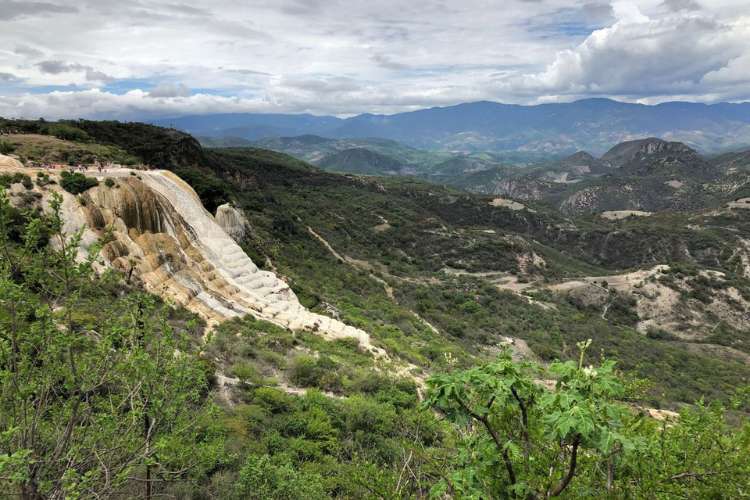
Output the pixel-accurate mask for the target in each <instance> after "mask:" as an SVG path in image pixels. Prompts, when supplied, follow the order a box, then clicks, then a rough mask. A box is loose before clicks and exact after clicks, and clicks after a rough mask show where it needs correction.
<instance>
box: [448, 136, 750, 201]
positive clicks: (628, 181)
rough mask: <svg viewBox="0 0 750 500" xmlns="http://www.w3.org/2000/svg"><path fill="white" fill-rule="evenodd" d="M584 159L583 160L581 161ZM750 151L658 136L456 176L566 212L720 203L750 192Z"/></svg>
mask: <svg viewBox="0 0 750 500" xmlns="http://www.w3.org/2000/svg"><path fill="white" fill-rule="evenodd" d="M577 163H581V164H582V165H581V166H576V164H577ZM746 164H747V160H746V155H745V154H743V153H734V154H725V155H721V156H719V157H716V158H707V157H704V156H702V155H700V154H699V153H698V152H696V151H695V150H694V149H692V148H690V147H689V146H687V145H685V144H683V143H680V142H675V141H664V140H661V139H656V138H648V139H639V140H635V141H626V142H624V143H621V144H618V145H616V146H614V147H612V148H611V149H610V150H609V151H608V152H607V153H605V154H604V155H603V156H602V157H601V159H596V158H593V156H591V155H589V154H587V153H578V154H576V155H574V156H573V157H569V158H566V159H563V160H561V161H559V162H552V163H550V164H548V165H546V166H541V167H535V168H528V169H493V170H489V171H486V172H479V173H475V174H470V175H468V176H464V177H456V178H453V179H449V180H448V181H447V182H449V183H451V184H452V185H455V186H457V187H462V188H465V189H468V190H470V191H473V192H479V193H491V194H498V195H503V196H510V197H515V198H518V199H522V200H542V201H545V202H547V203H550V204H552V205H553V206H555V207H556V208H558V209H560V210H562V211H563V212H565V213H584V212H585V213H596V212H602V211H613V210H614V211H617V210H640V211H647V212H654V211H660V210H695V209H701V208H712V207H718V206H721V205H723V204H724V203H726V202H728V201H731V200H733V199H736V198H740V197H742V196H744V195H743V193H744V192H745V191H746V185H747V182H748V176H747V174H746V171H745V169H744V168H745V165H746Z"/></svg>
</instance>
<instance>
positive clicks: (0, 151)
mask: <svg viewBox="0 0 750 500" xmlns="http://www.w3.org/2000/svg"><path fill="white" fill-rule="evenodd" d="M15 150H16V147H15V146H14V145H13V144H12V143H10V142H8V141H5V140H0V155H9V154H11V153H12V152H14V151H15Z"/></svg>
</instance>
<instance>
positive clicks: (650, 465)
mask: <svg viewBox="0 0 750 500" xmlns="http://www.w3.org/2000/svg"><path fill="white" fill-rule="evenodd" d="M589 345H590V341H587V342H583V343H579V348H580V349H581V352H580V356H579V359H578V360H577V362H576V361H567V362H565V363H560V362H556V363H552V364H551V365H550V367H549V370H548V374H549V375H551V376H553V377H554V384H555V385H554V388H553V389H545V388H544V387H543V386H541V385H540V384H538V383H536V382H535V381H534V378H535V377H538V376H540V373H539V367H536V366H533V365H530V364H518V363H515V362H513V361H512V360H511V358H510V356H504V357H501V358H500V359H499V360H498V361H496V362H494V363H491V364H487V365H483V366H479V367H476V368H472V369H470V370H466V371H463V372H455V373H451V374H447V375H441V376H436V377H434V378H432V379H431V380H430V381H429V387H430V390H429V393H428V398H427V400H426V402H425V404H426V406H428V407H432V408H435V409H437V410H439V411H440V412H441V413H442V414H443V415H444V416H445V417H446V418H447V419H448V420H450V421H451V422H453V423H455V424H456V425H457V426H459V427H460V428H462V429H464V431H465V432H464V433H463V434H462V438H461V439H460V440H459V441H458V443H457V446H458V450H459V451H458V453H457V454H456V455H455V458H454V459H453V466H452V468H451V469H450V470H449V471H447V472H446V473H445V475H444V479H442V480H441V481H440V482H438V483H437V484H436V485H435V486H434V487H433V489H432V494H433V495H435V496H438V497H440V496H442V495H445V494H449V495H450V496H451V497H458V498H550V497H557V496H561V495H563V496H565V497H567V498H680V497H684V498H726V497H742V496H745V495H747V492H748V487H750V480H749V479H748V477H750V476H748V473H750V463H748V461H747V453H748V452H750V424H749V423H747V422H745V424H744V425H743V426H742V427H741V428H739V429H736V428H732V427H731V426H729V425H728V424H727V421H726V418H725V411H726V410H725V408H723V407H721V406H719V405H714V406H710V407H707V406H705V405H702V404H699V405H698V406H697V407H695V408H694V409H689V410H685V411H683V412H682V413H681V414H680V415H679V417H672V420H671V421H664V422H663V423H661V424H660V423H658V422H656V421H655V420H652V419H650V418H647V417H644V416H642V415H638V414H637V413H636V412H634V411H633V409H632V408H631V407H629V406H628V405H627V404H625V399H626V397H627V392H626V388H625V386H624V385H623V383H622V382H621V381H620V380H619V377H618V375H617V373H616V372H615V370H614V367H615V363H614V362H613V361H610V360H606V361H604V362H603V363H602V364H601V365H600V366H597V367H594V366H586V365H585V364H584V353H585V351H586V349H587V348H588V347H589ZM747 403H748V401H747V400H744V399H743V398H742V397H740V398H739V399H736V400H735V402H734V407H735V408H737V407H739V406H741V405H743V404H745V405H746V404H747Z"/></svg>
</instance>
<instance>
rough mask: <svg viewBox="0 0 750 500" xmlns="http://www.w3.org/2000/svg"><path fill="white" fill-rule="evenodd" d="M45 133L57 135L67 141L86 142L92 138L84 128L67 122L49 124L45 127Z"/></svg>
mask: <svg viewBox="0 0 750 500" xmlns="http://www.w3.org/2000/svg"><path fill="white" fill-rule="evenodd" d="M44 133H46V134H47V135H52V136H55V137H57V138H58V139H63V140H65V141H78V142H85V141H88V140H90V139H91V138H90V137H89V135H88V134H87V133H86V132H84V131H83V130H81V129H79V128H76V127H73V126H71V125H67V124H65V123H56V124H54V125H49V126H48V127H47V128H46V129H44Z"/></svg>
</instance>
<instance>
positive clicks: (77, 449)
mask: <svg viewBox="0 0 750 500" xmlns="http://www.w3.org/2000/svg"><path fill="white" fill-rule="evenodd" d="M61 202H62V199H61V197H60V196H59V195H58V196H54V197H53V198H52V201H51V208H52V211H51V213H49V214H31V213H26V214H24V218H25V219H26V224H25V227H24V228H23V231H22V232H21V236H20V238H19V240H20V241H13V238H12V237H11V234H12V231H11V229H12V225H13V223H14V221H15V220H16V219H17V215H18V214H17V213H15V212H16V211H15V209H13V207H11V206H10V204H9V202H8V199H7V197H6V196H5V194H4V193H2V192H0V252H2V255H3V259H2V262H1V263H0V386H1V387H2V389H0V454H1V455H2V458H0V483H3V484H9V485H10V487H11V490H10V491H11V492H12V491H13V490H14V489H15V490H16V491H17V493H19V494H20V495H21V496H22V497H24V498H30V499H35V498H63V497H64V498H76V497H79V496H83V497H94V496H96V497H101V496H105V497H106V496H110V495H113V494H116V493H123V492H126V491H129V492H131V493H130V494H131V495H132V496H135V495H136V493H135V492H136V491H138V495H140V494H141V493H142V494H143V496H146V497H148V496H149V495H150V492H151V490H152V485H154V484H156V485H159V484H162V483H164V482H167V481H170V480H174V479H177V478H181V477H184V476H186V475H187V474H188V473H190V472H193V471H195V470H197V469H200V468H202V467H205V466H208V465H210V463H212V461H215V460H216V458H217V453H218V449H219V444H218V441H216V440H215V439H214V438H213V437H211V436H207V435H205V434H204V435H199V433H200V431H201V429H200V426H199V425H198V424H199V422H200V420H201V419H202V418H203V416H204V415H206V414H207V413H208V412H210V411H211V409H210V407H209V406H208V405H207V404H206V401H205V395H206V392H207V383H206V378H205V374H204V371H203V370H202V369H201V365H200V363H198V360H197V358H196V357H195V355H193V354H192V353H191V351H192V349H191V347H190V344H189V342H188V339H187V338H186V337H185V336H184V335H183V334H181V333H180V332H177V331H175V330H174V329H172V328H171V327H170V326H169V324H168V322H167V313H166V308H165V306H163V305H162V304H160V303H159V302H158V301H157V300H156V299H155V298H154V297H152V296H150V295H147V294H143V293H134V292H130V293H127V291H126V290H123V289H122V287H121V286H120V285H119V284H118V279H117V276H116V275H114V274H111V273H104V275H102V276H97V275H96V274H95V273H94V271H93V264H94V261H95V259H96V256H97V252H96V251H95V250H94V251H92V252H91V253H90V254H89V256H88V257H87V258H86V259H83V260H81V259H80V258H79V257H78V254H79V246H80V240H81V233H80V232H79V233H76V234H73V235H67V234H65V232H64V230H63V219H62V215H61ZM48 242H49V244H48ZM123 293H124V295H123ZM6 492H7V490H6Z"/></svg>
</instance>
